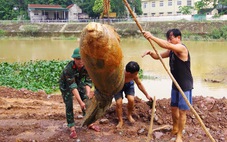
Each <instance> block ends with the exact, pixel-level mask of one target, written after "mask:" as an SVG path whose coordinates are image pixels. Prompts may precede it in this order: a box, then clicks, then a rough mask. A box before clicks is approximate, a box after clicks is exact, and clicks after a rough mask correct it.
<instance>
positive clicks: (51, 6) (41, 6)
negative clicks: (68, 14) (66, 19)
mask: <svg viewBox="0 0 227 142" xmlns="http://www.w3.org/2000/svg"><path fill="white" fill-rule="evenodd" d="M28 7H29V8H62V6H60V5H45V4H28Z"/></svg>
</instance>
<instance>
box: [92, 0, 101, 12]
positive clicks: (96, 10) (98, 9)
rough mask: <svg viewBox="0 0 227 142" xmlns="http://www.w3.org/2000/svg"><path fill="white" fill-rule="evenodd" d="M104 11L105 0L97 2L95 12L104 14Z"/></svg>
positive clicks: (94, 7)
mask: <svg viewBox="0 0 227 142" xmlns="http://www.w3.org/2000/svg"><path fill="white" fill-rule="evenodd" d="M103 9H104V6H103V0H95V3H94V6H93V7H92V10H93V12H94V13H97V14H101V13H102V12H103Z"/></svg>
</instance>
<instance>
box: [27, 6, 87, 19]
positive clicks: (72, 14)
mask: <svg viewBox="0 0 227 142" xmlns="http://www.w3.org/2000/svg"><path fill="white" fill-rule="evenodd" d="M28 14H29V17H30V21H31V22H67V21H78V20H79V19H84V18H88V15H87V14H85V13H82V10H81V8H80V7H78V6H77V5H76V4H71V5H69V6H68V7H67V8H63V7H62V6H60V5H43V4H28Z"/></svg>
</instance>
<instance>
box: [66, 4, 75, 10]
mask: <svg viewBox="0 0 227 142" xmlns="http://www.w3.org/2000/svg"><path fill="white" fill-rule="evenodd" d="M73 5H74V4H70V5H69V6H67V7H66V8H67V9H70V8H71V7H73Z"/></svg>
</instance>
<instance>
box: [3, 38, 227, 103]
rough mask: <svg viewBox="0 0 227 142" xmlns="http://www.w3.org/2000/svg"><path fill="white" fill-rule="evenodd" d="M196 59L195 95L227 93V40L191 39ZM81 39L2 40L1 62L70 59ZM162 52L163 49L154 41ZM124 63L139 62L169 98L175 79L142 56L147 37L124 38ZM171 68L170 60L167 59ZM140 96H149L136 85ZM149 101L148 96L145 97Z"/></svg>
mask: <svg viewBox="0 0 227 142" xmlns="http://www.w3.org/2000/svg"><path fill="white" fill-rule="evenodd" d="M184 44H185V45H186V46H187V47H188V49H189V50H190V54H191V60H192V65H191V68H192V74H193V77H194V90H193V95H202V96H212V97H216V98H222V97H224V96H225V95H226V92H227V85H226V84H227V83H226V82H227V78H226V74H227V57H226V55H227V42H208V41H187V42H184ZM78 45H79V42H78V41H72V40H50V39H42V40H1V46H0V62H24V61H30V60H53V59H56V60H58V59H59V60H66V59H71V58H70V57H71V54H72V52H73V50H74V49H75V48H76V47H78ZM154 45H155V47H156V49H157V50H158V52H159V53H160V52H162V51H163V50H162V49H161V48H159V47H158V46H157V45H156V44H154ZM121 47H122V51H123V54H124V63H125V64H126V63H127V62H129V61H131V60H134V61H137V62H138V63H139V64H140V66H141V68H142V69H143V70H144V72H145V74H147V75H149V76H153V77H152V78H153V79H143V80H142V82H143V84H144V85H145V88H146V89H147V90H148V92H149V94H150V95H151V96H154V95H155V96H156V98H157V99H161V98H169V97H170V89H171V79H170V77H169V75H168V74H167V72H166V71H165V69H164V67H163V65H162V64H161V62H160V61H159V60H153V59H152V58H151V57H149V56H145V57H144V58H141V55H142V54H143V52H145V51H146V50H153V49H152V47H151V45H150V43H149V42H148V41H147V40H146V39H143V38H141V39H134V38H125V39H121ZM163 61H164V63H165V66H166V67H167V68H168V69H169V65H168V59H163ZM204 79H215V80H223V79H224V80H223V82H222V83H210V82H205V81H204ZM136 95H137V96H139V97H141V98H143V99H145V97H144V95H143V94H142V93H141V92H140V91H139V90H138V88H137V87H136ZM145 100H146V99H145Z"/></svg>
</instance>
